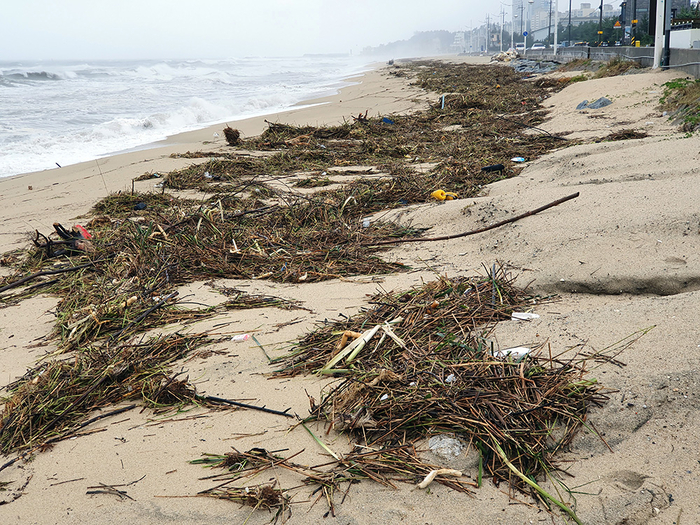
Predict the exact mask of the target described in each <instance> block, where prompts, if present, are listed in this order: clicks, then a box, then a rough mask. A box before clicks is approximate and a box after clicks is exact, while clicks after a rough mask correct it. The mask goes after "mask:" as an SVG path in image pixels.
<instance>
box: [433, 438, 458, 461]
mask: <svg viewBox="0 0 700 525" xmlns="http://www.w3.org/2000/svg"><path fill="white" fill-rule="evenodd" d="M428 448H429V449H430V451H431V452H432V453H433V454H435V455H437V456H441V457H443V458H445V459H451V458H456V457H457V456H459V455H460V454H461V453H462V451H463V450H464V449H466V448H467V445H466V444H465V442H464V441H462V440H461V439H457V438H453V437H450V436H447V435H445V434H440V435H439V436H433V437H431V438H430V439H429V440H428Z"/></svg>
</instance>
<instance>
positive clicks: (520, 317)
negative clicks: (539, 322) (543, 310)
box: [510, 312, 540, 321]
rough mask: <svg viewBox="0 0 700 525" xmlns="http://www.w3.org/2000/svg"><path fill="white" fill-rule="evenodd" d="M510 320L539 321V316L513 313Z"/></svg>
mask: <svg viewBox="0 0 700 525" xmlns="http://www.w3.org/2000/svg"><path fill="white" fill-rule="evenodd" d="M510 318H511V319H513V320H517V321H530V320H531V319H539V318H540V316H539V315H537V314H533V313H530V312H513V313H512V314H511V316H510Z"/></svg>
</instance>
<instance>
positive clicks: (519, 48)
mask: <svg viewBox="0 0 700 525" xmlns="http://www.w3.org/2000/svg"><path fill="white" fill-rule="evenodd" d="M515 50H516V51H517V52H518V53H522V52H523V51H525V43H524V42H518V43H517V44H515Z"/></svg>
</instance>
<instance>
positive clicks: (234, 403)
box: [197, 396, 296, 417]
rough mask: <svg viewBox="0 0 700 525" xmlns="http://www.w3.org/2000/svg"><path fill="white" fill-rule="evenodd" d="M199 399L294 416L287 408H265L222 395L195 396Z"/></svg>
mask: <svg viewBox="0 0 700 525" xmlns="http://www.w3.org/2000/svg"><path fill="white" fill-rule="evenodd" d="M197 397H198V398H199V399H202V400H204V401H209V402H210V403H222V404H225V405H233V406H235V407H241V408H249V409H251V410H259V411H260V412H267V413H268V414H276V415H278V416H284V417H296V416H295V415H294V414H290V413H289V412H288V411H289V409H287V410H285V411H284V412H283V411H281V410H273V409H271V408H267V407H264V406H262V407H261V406H257V405H249V404H247V403H239V402H238V401H232V400H230V399H224V398H222V397H214V396H197Z"/></svg>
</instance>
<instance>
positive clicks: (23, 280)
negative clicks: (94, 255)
mask: <svg viewBox="0 0 700 525" xmlns="http://www.w3.org/2000/svg"><path fill="white" fill-rule="evenodd" d="M94 265H95V263H94V262H90V263H85V264H81V265H79V266H71V267H69V268H59V269H58V270H44V271H41V272H36V273H33V274H31V275H27V276H26V277H22V278H21V279H18V280H17V281H15V282H13V283H10V284H7V285H5V286H3V287H2V288H0V292H4V291H5V290H9V289H10V288H16V287H17V286H19V285H20V284H24V283H26V282H27V281H31V280H32V279H36V278H37V277H42V276H44V275H56V274H57V273H65V272H74V271H76V270H82V269H83V268H87V267H88V266H94Z"/></svg>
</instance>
